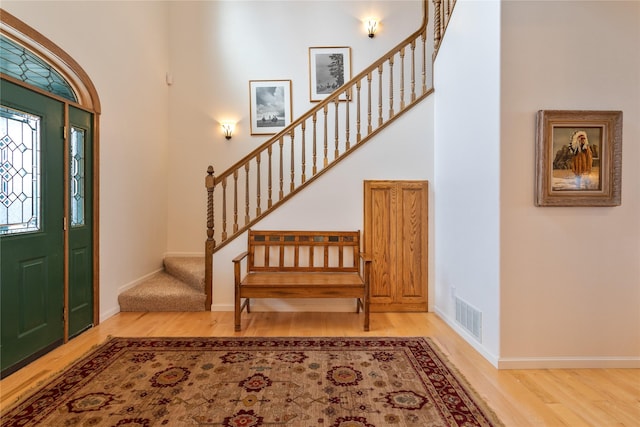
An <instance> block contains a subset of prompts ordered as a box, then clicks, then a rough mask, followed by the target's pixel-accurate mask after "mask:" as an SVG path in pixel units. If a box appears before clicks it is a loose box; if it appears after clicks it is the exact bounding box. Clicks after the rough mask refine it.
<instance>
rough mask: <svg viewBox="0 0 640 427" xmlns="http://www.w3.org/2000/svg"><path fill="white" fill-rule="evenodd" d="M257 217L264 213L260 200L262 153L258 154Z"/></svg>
mask: <svg viewBox="0 0 640 427" xmlns="http://www.w3.org/2000/svg"><path fill="white" fill-rule="evenodd" d="M256 196H257V197H256V217H258V216H260V214H262V208H261V207H260V205H261V200H260V153H258V154H256Z"/></svg>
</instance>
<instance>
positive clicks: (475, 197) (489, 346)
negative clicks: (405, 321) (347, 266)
mask: <svg viewBox="0 0 640 427" xmlns="http://www.w3.org/2000/svg"><path fill="white" fill-rule="evenodd" d="M499 37H500V3H499V2H498V1H482V2H478V1H465V0H458V2H457V4H456V6H455V9H454V13H453V14H452V19H451V21H450V22H449V26H448V28H447V32H446V34H445V37H444V39H443V43H442V45H441V47H440V50H439V53H438V57H437V60H436V63H435V71H434V75H435V81H434V87H435V89H436V92H435V94H436V101H435V160H434V163H435V179H434V193H435V197H434V199H433V200H432V204H434V205H435V230H436V231H435V251H436V252H435V270H436V272H435V293H436V301H435V309H436V312H437V313H438V314H440V316H442V317H443V318H444V319H445V320H446V321H447V323H449V324H450V325H451V326H452V327H454V328H455V329H456V330H457V331H458V332H459V333H460V334H461V335H463V336H464V337H465V338H466V339H467V341H469V343H470V344H471V345H473V346H474V347H475V348H476V349H477V350H478V351H480V352H481V353H482V354H483V355H484V356H485V357H486V358H487V359H488V360H489V361H491V362H492V363H494V364H497V360H498V357H499V355H500V228H499V226H500V181H499V179H500V114H499V113H500V51H499V48H500V45H499V41H500V39H499ZM454 294H455V295H456V296H457V297H459V298H461V299H462V300H464V301H465V302H467V303H468V304H470V305H471V306H473V307H475V308H476V309H477V310H480V311H481V312H482V342H478V341H477V340H476V339H475V338H473V337H471V335H469V334H467V333H466V332H465V331H464V330H463V329H462V328H460V327H459V326H458V324H457V323H456V322H455V302H454V298H453V295H454Z"/></svg>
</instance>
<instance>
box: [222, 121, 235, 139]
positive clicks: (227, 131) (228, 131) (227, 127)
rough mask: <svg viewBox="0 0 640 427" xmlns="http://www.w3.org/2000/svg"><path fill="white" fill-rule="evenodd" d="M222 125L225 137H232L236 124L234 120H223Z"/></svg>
mask: <svg viewBox="0 0 640 427" xmlns="http://www.w3.org/2000/svg"><path fill="white" fill-rule="evenodd" d="M220 126H222V133H223V134H224V137H225V138H226V139H231V137H232V136H233V129H234V128H235V126H236V124H235V123H234V122H222V123H220Z"/></svg>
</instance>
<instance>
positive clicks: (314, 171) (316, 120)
mask: <svg viewBox="0 0 640 427" xmlns="http://www.w3.org/2000/svg"><path fill="white" fill-rule="evenodd" d="M312 120H313V170H312V174H313V175H315V174H316V173H318V166H317V163H318V155H317V147H318V144H317V138H316V135H317V134H318V133H317V131H318V129H317V122H318V116H317V114H316V113H315V112H314V113H313V119H312Z"/></svg>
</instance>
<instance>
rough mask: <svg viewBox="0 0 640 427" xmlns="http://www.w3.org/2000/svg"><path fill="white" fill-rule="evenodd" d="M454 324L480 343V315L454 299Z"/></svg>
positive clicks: (472, 308) (478, 311)
mask: <svg viewBox="0 0 640 427" xmlns="http://www.w3.org/2000/svg"><path fill="white" fill-rule="evenodd" d="M456 322H458V323H459V324H460V325H461V326H462V327H463V328H464V329H466V330H467V331H468V332H469V333H470V334H471V335H473V336H474V337H475V338H476V339H477V340H478V341H479V342H482V313H481V312H480V310H478V309H476V308H474V307H472V306H470V305H469V304H467V303H466V302H464V301H463V300H461V299H460V298H458V297H456Z"/></svg>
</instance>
